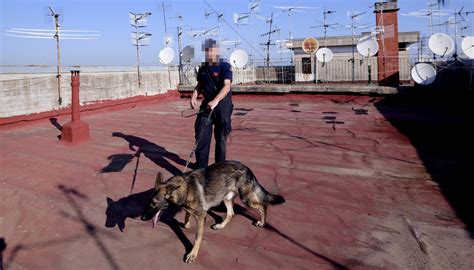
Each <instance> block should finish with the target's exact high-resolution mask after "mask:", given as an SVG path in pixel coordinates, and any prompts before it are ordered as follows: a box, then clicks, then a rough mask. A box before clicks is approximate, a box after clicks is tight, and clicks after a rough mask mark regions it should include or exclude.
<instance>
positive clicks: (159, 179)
mask: <svg viewBox="0 0 474 270" xmlns="http://www.w3.org/2000/svg"><path fill="white" fill-rule="evenodd" d="M161 183H163V175H162V174H161V172H158V174H157V175H156V181H155V189H156V188H158V187H159V186H160V185H161Z"/></svg>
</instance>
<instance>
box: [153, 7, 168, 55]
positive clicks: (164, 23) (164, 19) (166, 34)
mask: <svg viewBox="0 0 474 270" xmlns="http://www.w3.org/2000/svg"><path fill="white" fill-rule="evenodd" d="M169 7H171V6H170V5H166V4H165V2H161V4H160V5H159V8H161V12H162V13H163V26H164V27H165V29H164V30H165V45H166V46H169V45H171V42H172V41H173V39H172V38H171V37H170V36H168V25H167V21H166V8H169ZM150 14H151V13H150Z"/></svg>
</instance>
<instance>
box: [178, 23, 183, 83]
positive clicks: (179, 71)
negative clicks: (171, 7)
mask: <svg viewBox="0 0 474 270" xmlns="http://www.w3.org/2000/svg"><path fill="white" fill-rule="evenodd" d="M178 19H179V26H178V57H179V58H178V59H179V66H178V74H179V76H178V77H179V82H178V83H179V84H181V76H182V73H183V60H182V57H181V50H182V49H181V35H182V34H183V28H182V26H181V22H182V17H181V16H179V18H178Z"/></svg>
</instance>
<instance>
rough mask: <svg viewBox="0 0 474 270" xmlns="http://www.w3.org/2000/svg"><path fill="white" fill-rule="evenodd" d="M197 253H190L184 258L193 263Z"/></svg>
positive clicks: (186, 261)
mask: <svg viewBox="0 0 474 270" xmlns="http://www.w3.org/2000/svg"><path fill="white" fill-rule="evenodd" d="M196 257H197V256H196V255H195V254H193V253H189V254H188V255H186V258H185V259H184V262H185V263H193V262H194V261H195V260H196Z"/></svg>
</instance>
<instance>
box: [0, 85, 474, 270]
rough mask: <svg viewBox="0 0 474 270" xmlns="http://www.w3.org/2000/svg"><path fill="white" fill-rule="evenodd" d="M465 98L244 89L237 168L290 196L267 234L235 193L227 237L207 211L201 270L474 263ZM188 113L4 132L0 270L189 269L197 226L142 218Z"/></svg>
mask: <svg viewBox="0 0 474 270" xmlns="http://www.w3.org/2000/svg"><path fill="white" fill-rule="evenodd" d="M463 102H465V103H466V104H468V102H467V101H463V100H462V101H458V102H456V105H455V106H454V105H453V106H450V105H449V104H450V103H449V102H446V100H445V99H443V101H440V100H436V101H428V100H425V99H422V98H419V97H418V96H403V95H402V96H399V95H397V96H390V97H383V96H373V97H369V96H361V95H356V96H355V95H302V94H300V95H261V96H258V95H244V96H235V97H234V104H235V108H234V115H233V132H232V135H231V137H230V142H229V159H233V160H239V161H242V162H243V163H245V164H246V165H248V166H249V167H250V168H251V169H252V170H253V171H254V172H255V175H256V176H257V178H258V179H259V181H260V182H261V183H262V184H263V186H265V188H266V189H267V190H269V191H271V192H275V193H279V194H282V195H283V196H285V198H286V200H287V202H286V203H285V204H283V205H279V206H275V207H272V208H270V210H269V216H268V224H267V226H266V227H265V228H262V229H259V228H256V227H254V226H252V225H251V222H252V221H253V220H255V218H256V217H258V214H257V213H256V212H255V211H253V210H250V209H246V208H245V207H243V206H242V204H241V202H240V201H239V200H238V199H237V200H236V202H237V203H238V204H237V205H236V206H235V211H236V213H237V215H236V216H235V217H234V219H233V220H232V221H231V222H230V223H229V224H228V225H227V227H226V228H225V229H224V230H222V231H213V230H211V229H210V226H211V225H212V224H213V223H215V221H216V220H220V218H221V217H223V216H224V212H222V209H216V210H215V211H211V212H210V214H209V215H208V218H207V221H206V228H205V232H204V240H203V243H202V246H201V249H200V253H199V256H198V259H197V261H196V262H195V263H194V265H193V269H223V268H230V269H235V268H239V269H277V268H278V269H352V268H356V269H470V268H471V267H472V265H474V256H473V255H474V254H473V252H474V246H473V245H474V244H473V243H474V241H473V238H472V237H473V232H474V230H473V226H474V218H473V216H474V215H473V211H472V205H474V202H473V196H472V185H469V184H468V183H469V181H470V182H472V179H474V177H473V173H472V170H470V168H469V166H470V165H471V164H472V161H473V158H472V154H471V153H472V149H473V148H472V138H473V134H472V132H470V131H467V127H468V125H469V123H472V116H471V115H472V114H470V113H469V112H470V111H471V110H472V109H469V107H467V106H463V104H464V103H463ZM460 103H463V104H460ZM466 104H464V105H466ZM471 107H472V105H471ZM187 108H188V100H186V99H179V98H178V97H177V96H174V97H168V98H166V99H163V100H161V101H155V102H153V103H152V104H147V105H136V104H135V105H133V107H132V106H130V107H129V108H125V109H120V110H115V111H109V112H105V111H97V112H95V113H93V114H88V115H85V116H83V117H82V120H84V121H86V122H88V123H89V125H90V130H91V139H90V140H88V141H86V142H83V143H81V144H78V145H68V144H63V143H60V142H59V141H58V135H60V134H61V132H60V131H59V130H58V129H61V126H62V125H63V124H65V123H66V122H68V121H69V117H66V116H61V117H58V119H57V121H54V120H53V121H51V122H49V121H46V120H44V121H39V122H34V123H29V124H27V125H23V126H19V127H14V128H12V127H9V128H2V129H0V150H1V154H0V166H1V174H0V197H1V198H2V204H1V205H0V240H3V241H4V242H5V244H6V249H4V250H2V249H0V254H1V256H0V258H2V259H3V266H4V267H5V268H7V269H152V268H153V269H156V268H160V269H161V268H163V269H189V266H187V265H186V264H185V263H183V254H184V253H185V252H186V251H189V250H190V247H191V243H192V241H193V239H194V232H195V224H194V222H192V227H191V229H188V230H186V229H182V228H181V227H180V226H179V224H180V222H182V221H183V219H184V214H183V213H182V212H179V213H176V215H174V216H173V215H172V214H169V215H165V216H164V217H163V218H162V220H161V222H160V223H159V224H158V226H157V227H156V228H155V229H152V228H151V224H150V223H149V222H143V221H140V220H139V218H137V216H138V215H139V214H140V211H141V209H142V207H143V204H144V201H145V200H146V198H147V196H148V195H149V194H150V189H151V188H152V187H153V183H154V178H155V176H156V173H157V172H158V171H161V172H163V173H164V174H165V176H167V177H169V176H171V175H172V174H178V173H180V171H181V170H182V169H183V168H184V165H185V162H186V158H187V157H188V155H189V151H190V150H191V149H192V146H193V143H194V141H193V136H194V134H193V121H194V119H193V118H182V117H181V114H180V112H181V111H182V110H184V109H187ZM113 134H114V135H113ZM211 159H212V157H211ZM468 179H471V180H469V181H468ZM0 243H1V241H0ZM0 248H1V245H0ZM0 266H1V264H0ZM0 268H1V267H0Z"/></svg>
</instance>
